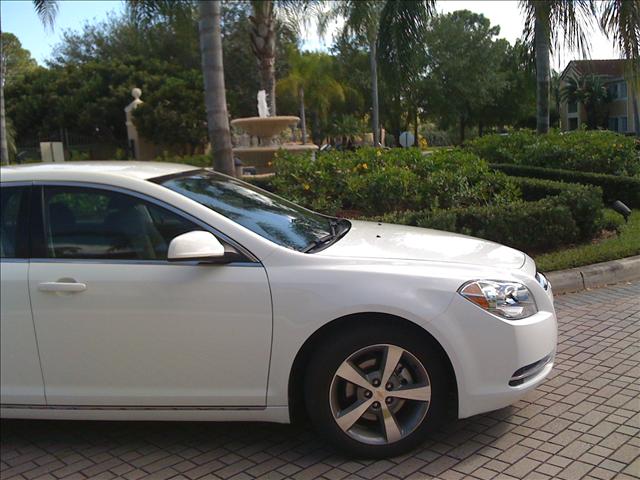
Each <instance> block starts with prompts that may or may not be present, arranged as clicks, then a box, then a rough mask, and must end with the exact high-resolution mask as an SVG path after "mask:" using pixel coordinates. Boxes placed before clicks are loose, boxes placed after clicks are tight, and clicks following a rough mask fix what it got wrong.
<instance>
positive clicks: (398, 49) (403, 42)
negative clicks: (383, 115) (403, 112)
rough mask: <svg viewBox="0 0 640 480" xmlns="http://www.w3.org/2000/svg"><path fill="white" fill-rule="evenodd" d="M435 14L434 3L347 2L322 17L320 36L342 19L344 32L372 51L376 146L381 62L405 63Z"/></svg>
mask: <svg viewBox="0 0 640 480" xmlns="http://www.w3.org/2000/svg"><path fill="white" fill-rule="evenodd" d="M434 11H435V0H404V1H396V0H344V1H341V2H335V4H334V6H333V7H332V8H331V9H330V10H329V12H327V13H324V14H322V15H321V18H320V22H319V27H320V32H321V33H324V31H325V30H326V27H327V25H328V24H329V22H330V21H332V20H334V19H336V18H339V17H341V18H343V19H344V20H345V23H344V30H345V33H347V34H349V35H353V36H355V37H356V38H357V39H358V40H360V41H363V42H364V43H366V45H367V46H368V48H369V65H370V70H371V128H372V130H373V141H374V144H375V145H379V143H380V108H379V101H378V61H379V59H381V58H382V59H386V60H392V59H394V60H396V61H399V62H400V63H402V62H403V61H404V60H409V59H410V57H411V56H413V55H415V51H416V47H420V43H421V39H422V30H423V27H424V26H425V25H426V22H427V20H428V18H429V17H430V16H431V15H432V14H433V13H434ZM396 61H394V62H393V63H397V62H396ZM412 63H413V62H411V61H408V62H407V64H412Z"/></svg>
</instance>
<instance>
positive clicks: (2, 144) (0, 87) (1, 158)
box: [0, 0, 58, 165]
mask: <svg viewBox="0 0 640 480" xmlns="http://www.w3.org/2000/svg"><path fill="white" fill-rule="evenodd" d="M33 8H34V9H35V11H36V14H37V15H38V18H39V19H40V21H41V22H42V24H43V25H45V26H50V27H52V28H53V22H54V20H55V17H56V14H57V13H58V3H57V2H56V1H54V0H33ZM3 41H4V35H3V34H2V28H0V58H2V60H3V62H2V63H0V137H1V138H0V164H3V165H6V164H7V163H9V146H8V142H7V118H6V115H5V106H4V86H5V74H6V65H5V63H4V60H5V55H4V45H3Z"/></svg>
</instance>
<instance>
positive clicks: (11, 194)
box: [0, 187, 29, 258]
mask: <svg viewBox="0 0 640 480" xmlns="http://www.w3.org/2000/svg"><path fill="white" fill-rule="evenodd" d="M28 191H29V188H28V187H2V188H0V192H1V193H0V258H27V256H28V245H27V241H28V239H27V229H28V217H29V208H28V198H27V194H28Z"/></svg>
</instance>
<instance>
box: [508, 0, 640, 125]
mask: <svg viewBox="0 0 640 480" xmlns="http://www.w3.org/2000/svg"><path fill="white" fill-rule="evenodd" d="M623 1H624V0H623ZM631 3H633V2H631ZM520 6H521V9H522V10H523V12H524V14H525V32H524V34H525V39H526V41H527V42H528V44H529V45H532V46H533V50H534V52H535V62H536V116H537V122H536V123H537V131H538V133H547V132H548V131H549V93H550V85H551V82H550V77H551V67H550V58H549V57H550V54H551V51H552V50H553V49H554V48H557V47H558V46H560V45H561V44H564V45H565V46H566V47H568V48H570V49H575V48H577V49H578V50H580V51H581V52H582V53H585V54H586V52H588V50H589V42H588V28H589V27H590V26H591V23H592V20H593V19H594V17H595V2H594V0H520Z"/></svg>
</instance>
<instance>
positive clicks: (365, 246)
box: [317, 220, 526, 269]
mask: <svg viewBox="0 0 640 480" xmlns="http://www.w3.org/2000/svg"><path fill="white" fill-rule="evenodd" d="M317 255H322V256H337V257H360V258H379V259H383V258H385V259H402V260H422V261H435V262H449V263H464V264H469V265H481V266H488V267H496V268H506V269H516V268H521V267H522V266H523V265H524V263H525V259H526V256H525V254H524V253H522V252H519V251H518V250H514V249H513V248H509V247H505V246H504V245H500V244H498V243H494V242H489V241H486V240H480V239H478V238H473V237H468V236H466V235H459V234H456V233H450V232H442V231H440V230H431V229H427V228H417V227H408V226H404V225H391V224H388V223H377V222H362V221H358V220H352V221H351V229H350V230H349V232H348V233H347V234H346V235H345V236H344V237H343V238H341V239H340V240H339V241H337V242H336V243H334V244H333V245H331V246H330V247H328V248H326V249H324V250H322V251H321V252H318V253H317Z"/></svg>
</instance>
